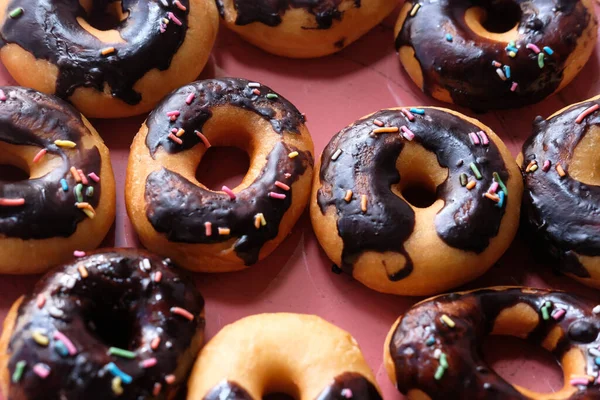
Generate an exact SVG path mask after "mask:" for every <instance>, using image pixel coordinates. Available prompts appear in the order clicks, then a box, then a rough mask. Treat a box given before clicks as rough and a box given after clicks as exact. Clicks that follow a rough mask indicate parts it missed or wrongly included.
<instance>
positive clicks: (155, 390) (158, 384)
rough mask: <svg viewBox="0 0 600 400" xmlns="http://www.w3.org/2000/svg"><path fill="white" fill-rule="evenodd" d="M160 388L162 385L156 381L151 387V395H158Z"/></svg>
mask: <svg viewBox="0 0 600 400" xmlns="http://www.w3.org/2000/svg"><path fill="white" fill-rule="evenodd" d="M161 389H162V385H161V384H160V383H158V382H156V383H155V384H154V388H153V389H152V395H153V396H158V395H159V394H160V390H161Z"/></svg>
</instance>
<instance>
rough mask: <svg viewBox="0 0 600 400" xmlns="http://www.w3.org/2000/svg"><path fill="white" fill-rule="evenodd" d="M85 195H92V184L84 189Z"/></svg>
mask: <svg viewBox="0 0 600 400" xmlns="http://www.w3.org/2000/svg"><path fill="white" fill-rule="evenodd" d="M85 195H86V196H87V197H92V196H93V195H94V188H93V187H92V186H88V188H87V189H86V190H85Z"/></svg>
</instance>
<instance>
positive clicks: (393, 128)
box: [373, 126, 400, 134]
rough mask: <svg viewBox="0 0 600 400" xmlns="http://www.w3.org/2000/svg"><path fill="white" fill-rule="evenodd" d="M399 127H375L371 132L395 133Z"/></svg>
mask: <svg viewBox="0 0 600 400" xmlns="http://www.w3.org/2000/svg"><path fill="white" fill-rule="evenodd" d="M399 130H400V129H399V128H398V127H397V126H390V127H387V128H376V129H373V133H375V134H378V133H396V132H398V131H399Z"/></svg>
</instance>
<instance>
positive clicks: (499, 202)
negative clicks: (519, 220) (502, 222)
mask: <svg viewBox="0 0 600 400" xmlns="http://www.w3.org/2000/svg"><path fill="white" fill-rule="evenodd" d="M498 197H500V200H499V201H498V203H496V207H498V208H502V207H504V191H502V190H501V191H499V192H498Z"/></svg>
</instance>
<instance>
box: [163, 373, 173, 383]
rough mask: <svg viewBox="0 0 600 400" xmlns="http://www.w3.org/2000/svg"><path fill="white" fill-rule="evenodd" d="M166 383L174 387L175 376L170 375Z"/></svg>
mask: <svg viewBox="0 0 600 400" xmlns="http://www.w3.org/2000/svg"><path fill="white" fill-rule="evenodd" d="M165 382H167V384H168V385H172V384H174V383H175V375H173V374H170V375H167V376H165Z"/></svg>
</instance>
